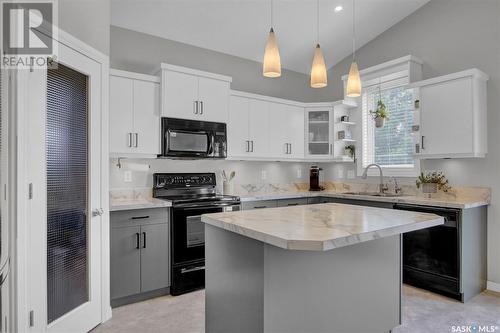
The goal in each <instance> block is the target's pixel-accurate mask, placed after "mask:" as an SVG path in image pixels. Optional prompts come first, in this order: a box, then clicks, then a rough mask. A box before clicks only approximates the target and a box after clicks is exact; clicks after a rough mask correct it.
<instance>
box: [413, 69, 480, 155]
mask: <svg viewBox="0 0 500 333" xmlns="http://www.w3.org/2000/svg"><path fill="white" fill-rule="evenodd" d="M487 80H488V76H487V75H486V74H485V73H483V72H481V71H479V70H477V69H471V70H467V71H463V72H459V73H454V74H450V75H445V76H441V77H436V78H432V79H429V80H424V81H420V82H416V83H413V84H411V85H410V87H412V88H415V95H416V96H417V97H416V99H417V100H418V102H416V103H415V108H416V113H417V117H418V118H419V119H420V121H419V125H420V128H419V130H420V133H418V134H419V135H416V138H417V140H416V142H415V144H416V146H415V147H416V150H415V156H416V157H417V158H424V159H427V158H460V157H484V156H485V155H486V153H487V151H488V146H487V125H486V122H487V103H486V82H487ZM418 118H417V119H418ZM417 122H418V120H417Z"/></svg>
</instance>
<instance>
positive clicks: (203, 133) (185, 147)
mask: <svg viewBox="0 0 500 333" xmlns="http://www.w3.org/2000/svg"><path fill="white" fill-rule="evenodd" d="M161 137H162V145H161V146H162V148H161V155H160V157H168V158H186V159H196V158H226V157H227V131H226V124H224V123H215V122H209V121H199V120H188V119H178V118H168V117H163V118H161Z"/></svg>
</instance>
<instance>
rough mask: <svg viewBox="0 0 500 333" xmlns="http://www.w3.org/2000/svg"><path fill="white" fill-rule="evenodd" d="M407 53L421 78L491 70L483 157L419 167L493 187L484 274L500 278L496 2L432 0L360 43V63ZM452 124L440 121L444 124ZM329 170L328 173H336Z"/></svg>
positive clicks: (343, 65)
mask: <svg viewBox="0 0 500 333" xmlns="http://www.w3.org/2000/svg"><path fill="white" fill-rule="evenodd" d="M407 54H412V55H414V56H417V57H419V58H420V59H421V60H423V62H424V78H430V77H434V76H439V75H443V74H448V73H453V72H457V71H460V70H464V69H468V68H472V67H477V68H479V69H481V70H482V71H484V72H486V73H487V74H489V75H490V81H489V82H488V143H489V145H488V146H489V147H488V150H489V153H488V156H487V157H486V158H484V159H454V160H429V161H423V163H422V168H423V169H428V170H443V171H444V172H445V173H446V175H447V176H448V178H449V179H450V182H451V183H452V184H456V185H469V186H487V187H491V188H492V192H493V193H492V204H491V206H490V207H489V210H488V264H489V265H488V279H489V280H490V281H493V282H496V283H500V260H499V258H500V242H499V241H498V240H499V239H500V175H499V165H500V148H499V143H500V131H499V130H498V128H499V126H500V115H499V110H500V1H498V0H432V1H431V2H429V3H428V4H426V5H424V6H423V7H422V8H420V9H419V10H417V11H416V12H414V13H413V14H411V15H410V16H408V17H407V18H405V19H404V20H402V21H401V22H399V23H398V24H396V25H394V26H393V27H392V28H390V29H389V30H387V31H386V32H384V33H382V34H381V35H380V36H378V37H377V38H375V39H374V40H372V41H370V42H369V43H368V44H366V45H365V46H363V47H362V48H361V49H360V50H359V51H358V52H357V57H358V60H359V66H360V68H366V67H370V66H373V65H376V64H380V63H382V62H385V61H388V60H391V59H395V58H398V57H401V56H404V55H407ZM350 62H351V58H350V57H348V58H346V59H344V60H343V61H342V62H340V63H339V64H337V65H336V66H334V67H333V68H331V69H330V71H329V80H330V82H338V81H339V80H340V79H341V76H342V75H344V74H346V73H347V72H348V69H349V66H350ZM333 87H334V88H338V89H335V90H333V89H330V91H328V90H326V91H324V95H323V96H322V97H321V100H322V101H329V100H332V99H334V100H336V99H341V98H342V90H341V89H339V85H333ZM446 126H453V124H443V127H446ZM340 167H341V166H335V167H332V168H331V170H327V171H326V172H327V173H329V176H330V177H329V178H335V176H336V174H337V172H333V170H335V169H337V168H340Z"/></svg>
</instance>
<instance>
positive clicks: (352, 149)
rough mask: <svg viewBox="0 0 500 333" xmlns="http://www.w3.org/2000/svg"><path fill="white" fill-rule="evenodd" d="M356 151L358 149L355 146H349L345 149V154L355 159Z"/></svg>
mask: <svg viewBox="0 0 500 333" xmlns="http://www.w3.org/2000/svg"><path fill="white" fill-rule="evenodd" d="M355 151H356V147H355V146H354V145H348V146H345V147H344V154H345V155H347V156H349V157H354V152H355Z"/></svg>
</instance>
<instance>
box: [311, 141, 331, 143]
mask: <svg viewBox="0 0 500 333" xmlns="http://www.w3.org/2000/svg"><path fill="white" fill-rule="evenodd" d="M309 143H330V142H328V141H309Z"/></svg>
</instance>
